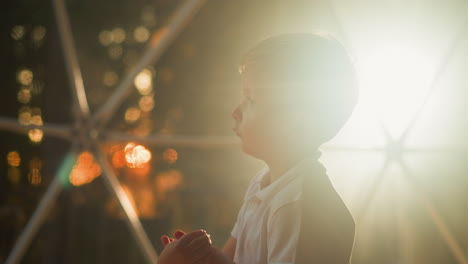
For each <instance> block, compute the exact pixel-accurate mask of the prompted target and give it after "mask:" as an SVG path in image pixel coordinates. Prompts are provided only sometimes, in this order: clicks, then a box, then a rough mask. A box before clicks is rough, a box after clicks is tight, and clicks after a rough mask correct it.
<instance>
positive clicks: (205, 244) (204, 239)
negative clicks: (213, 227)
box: [186, 235, 212, 261]
mask: <svg viewBox="0 0 468 264" xmlns="http://www.w3.org/2000/svg"><path fill="white" fill-rule="evenodd" d="M186 248H187V251H188V252H190V253H189V254H190V255H191V258H192V259H193V260H195V261H196V260H201V259H203V258H205V257H206V256H207V254H209V253H210V252H211V250H212V247H211V243H210V238H209V237H208V236H206V235H205V236H200V237H197V238H196V239H194V240H193V241H192V242H190V243H189V245H188V246H187V247H186Z"/></svg>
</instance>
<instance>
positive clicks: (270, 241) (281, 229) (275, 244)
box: [267, 201, 302, 264]
mask: <svg viewBox="0 0 468 264" xmlns="http://www.w3.org/2000/svg"><path fill="white" fill-rule="evenodd" d="M301 213H302V211H301V206H300V203H299V202H298V201H295V202H291V203H287V204H285V205H283V206H282V207H280V208H279V209H278V210H276V212H274V213H273V214H272V215H271V216H270V219H269V221H268V227H267V228H268V233H267V251H268V264H292V263H294V261H295V257H296V248H297V243H298V240H299V232H300V227H301Z"/></svg>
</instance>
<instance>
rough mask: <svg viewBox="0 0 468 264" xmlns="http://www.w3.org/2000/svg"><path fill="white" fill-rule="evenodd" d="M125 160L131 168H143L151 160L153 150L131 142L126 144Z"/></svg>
mask: <svg viewBox="0 0 468 264" xmlns="http://www.w3.org/2000/svg"><path fill="white" fill-rule="evenodd" d="M125 160H126V161H127V166H128V167H129V168H141V167H143V166H144V165H145V164H146V163H148V162H149V161H150V160H151V152H150V151H149V150H148V149H147V148H145V147H144V146H142V145H136V144H135V143H132V142H131V143H128V144H127V146H125Z"/></svg>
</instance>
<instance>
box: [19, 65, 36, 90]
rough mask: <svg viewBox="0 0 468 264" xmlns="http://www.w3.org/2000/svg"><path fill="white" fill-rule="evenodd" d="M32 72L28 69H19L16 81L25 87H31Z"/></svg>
mask: <svg viewBox="0 0 468 264" xmlns="http://www.w3.org/2000/svg"><path fill="white" fill-rule="evenodd" d="M33 76H34V75H33V72H32V71H31V70H30V69H21V70H19V71H18V73H17V75H16V80H17V81H18V82H19V83H20V84H22V85H25V86H29V85H31V83H32V81H33Z"/></svg>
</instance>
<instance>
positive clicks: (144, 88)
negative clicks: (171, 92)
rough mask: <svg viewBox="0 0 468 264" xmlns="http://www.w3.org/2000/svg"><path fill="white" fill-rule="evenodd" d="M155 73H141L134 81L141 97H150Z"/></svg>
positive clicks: (149, 71) (146, 71) (146, 70)
mask: <svg viewBox="0 0 468 264" xmlns="http://www.w3.org/2000/svg"><path fill="white" fill-rule="evenodd" d="M152 82H153V73H152V72H151V70H149V69H144V70H143V71H141V72H140V73H139V74H138V75H137V76H136V77H135V80H134V82H133V83H134V84H135V87H136V88H137V90H138V92H139V93H140V94H141V95H148V94H150V93H151V91H152V90H153V84H152Z"/></svg>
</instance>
